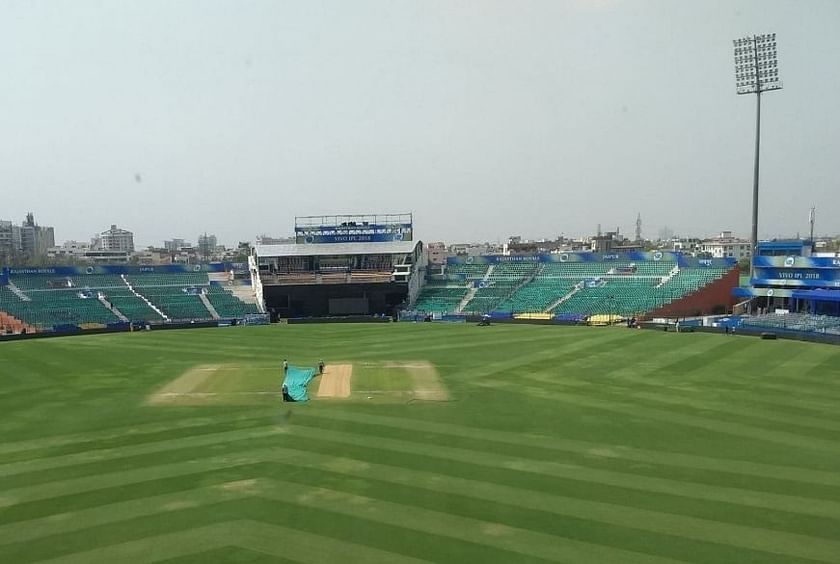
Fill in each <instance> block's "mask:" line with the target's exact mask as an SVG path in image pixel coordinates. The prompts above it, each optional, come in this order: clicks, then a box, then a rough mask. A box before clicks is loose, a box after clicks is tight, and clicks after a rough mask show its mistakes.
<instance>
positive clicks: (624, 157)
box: [0, 0, 840, 246]
mask: <svg viewBox="0 0 840 564" xmlns="http://www.w3.org/2000/svg"><path fill="white" fill-rule="evenodd" d="M839 20H840V3H836V2H829V1H813V2H809V3H808V4H807V9H803V8H802V4H801V3H800V2H788V1H773V2H759V1H741V2H724V1H716V2H704V3H697V4H692V5H688V4H682V3H673V2H666V1H664V0H660V1H654V0H649V1H639V2H623V1H619V0H600V1H597V2H583V1H569V2H564V3H559V2H540V1H533V2H525V3H508V2H486V3H482V4H480V5H477V6H472V5H467V4H458V3H451V2H423V3H411V2H406V3H383V2H373V1H370V2H364V1H360V2H354V3H352V4H348V3H340V2H326V3H322V4H319V5H317V6H316V5H312V4H309V3H286V4H279V3H273V2H265V3H263V2H257V3H253V4H249V5H247V6H242V5H239V4H233V3H229V2H224V1H215V2H206V3H205V2H203V3H198V2H191V1H187V2H182V3H177V4H172V3H167V2H162V1H158V2H156V1H151V2H124V3H119V4H107V5H104V6H102V5H100V4H96V3H93V2H87V1H80V2H75V3H73V4H59V3H49V2H47V3H43V4H32V3H28V2H10V3H4V5H3V6H2V7H0V47H2V49H0V61H2V62H3V68H4V74H5V76H6V79H7V81H8V84H10V85H11V87H9V88H6V89H3V90H2V91H0V123H2V124H3V129H4V132H5V133H6V135H5V136H3V138H2V139H0V183H2V185H3V186H4V206H3V212H2V213H3V216H4V218H7V219H11V220H13V221H18V218H21V217H23V216H24V214H25V213H26V212H28V211H30V210H33V211H35V212H36V215H37V216H38V218H39V220H40V221H41V222H42V223H44V224H46V225H51V226H54V227H55V230H56V233H57V234H58V236H59V239H60V240H84V239H86V238H88V237H89V236H90V235H91V234H92V233H95V232H97V231H98V230H101V229H103V228H105V227H106V226H108V225H110V224H112V223H114V222H116V223H118V224H119V225H124V226H125V227H126V228H127V229H130V230H132V231H133V232H134V233H135V236H136V239H137V242H138V245H140V246H147V245H149V244H155V245H159V244H162V241H163V240H165V239H169V238H171V237H184V238H187V239H194V238H195V236H196V235H195V234H200V233H203V232H204V231H210V229H212V231H213V232H214V233H215V234H216V235H217V236H218V238H219V240H220V241H223V242H224V243H225V244H228V245H235V244H236V242H238V241H240V240H242V241H245V240H247V241H253V240H254V239H255V237H256V236H257V235H259V234H262V233H266V234H271V235H275V236H284V235H288V234H290V232H291V230H292V227H293V220H294V216H296V215H307V214H333V213H335V214H339V213H364V212H376V211H412V212H413V213H414V214H415V224H416V233H417V238H418V239H422V240H427V241H431V240H445V241H503V240H505V239H506V238H507V237H508V236H510V235H522V236H523V237H527V238H531V239H536V238H553V237H557V236H559V235H561V234H564V235H566V236H582V235H587V234H588V235H591V234H594V232H595V230H596V227H597V224H598V223H601V224H602V226H603V227H604V229H605V230H612V229H615V227H620V229H621V231H622V232H623V233H626V234H628V235H629V234H632V233H633V230H634V223H635V219H636V214H637V213H641V214H642V217H643V219H644V234H645V235H646V237H647V238H655V236H656V234H657V233H658V232H659V231H660V230H661V229H662V228H664V227H666V226H667V227H670V229H672V230H673V231H675V232H677V233H679V234H685V235H697V236H701V237H702V236H710V235H713V234H715V233H716V232H719V231H723V230H732V231H734V232H735V233H737V234H738V235H741V236H746V234H747V233H748V231H749V224H750V197H751V184H752V183H751V180H752V179H751V174H752V164H751V162H752V150H753V141H752V135H753V128H754V123H753V120H754V116H753V114H754V101H753V100H751V99H750V97H739V96H737V95H736V87H735V77H734V75H733V70H732V40H733V39H735V38H738V37H743V36H744V35H745V34H751V33H766V32H772V33H776V34H777V36H778V41H779V68H780V72H781V76H782V78H783V80H784V82H785V88H784V90H782V91H781V92H779V93H777V94H775V95H773V96H770V97H768V98H767V100H765V101H764V104H763V106H764V114H765V115H764V120H763V126H762V137H763V139H762V180H761V186H762V188H761V189H762V199H761V203H760V210H761V216H760V220H759V236H760V237H761V238H772V237H779V236H794V235H795V234H796V233H797V232H800V233H807V232H808V223H807V216H808V210H809V209H810V207H811V206H812V205H813V206H816V207H817V233H818V234H836V233H838V232H840V224H838V223H837V219H836V217H837V215H836V214H835V213H833V211H834V210H837V209H838V205H840V190H838V186H837V179H838V178H840V162H838V161H837V159H836V158H834V155H836V154H837V152H838V151H839V150H840V115H838V113H837V112H836V110H834V107H835V106H834V99H835V98H836V94H835V92H836V91H837V90H840V71H838V70H837V68H836V65H833V64H832V62H833V61H834V60H836V59H837V57H838V56H840V44H838V42H837V41H836V39H835V36H834V34H833V33H832V31H833V29H832V24H833V22H836V21H839ZM91 227H93V229H91Z"/></svg>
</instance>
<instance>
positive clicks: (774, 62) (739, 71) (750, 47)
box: [732, 33, 782, 94]
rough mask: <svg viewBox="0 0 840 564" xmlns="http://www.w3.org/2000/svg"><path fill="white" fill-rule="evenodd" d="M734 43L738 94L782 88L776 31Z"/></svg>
mask: <svg viewBox="0 0 840 564" xmlns="http://www.w3.org/2000/svg"><path fill="white" fill-rule="evenodd" d="M732 44H733V46H734V49H735V90H736V92H737V93H738V94H757V93H759V92H767V91H770V90H779V89H781V88H782V81H781V80H780V79H779V68H778V67H779V62H778V50H777V49H776V34H775V33H766V34H764V35H754V36H752V37H743V38H741V39H735V40H734V41H733V42H732Z"/></svg>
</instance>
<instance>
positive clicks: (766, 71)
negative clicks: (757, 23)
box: [732, 33, 782, 278]
mask: <svg viewBox="0 0 840 564" xmlns="http://www.w3.org/2000/svg"><path fill="white" fill-rule="evenodd" d="M732 43H733V44H734V46H735V86H736V90H737V92H738V94H755V169H754V170H753V201H752V234H751V238H750V246H751V252H750V277H751V278H755V257H756V255H757V254H758V155H759V147H760V144H761V93H762V92H768V91H770V90H780V89H781V88H782V81H781V80H779V68H778V66H779V63H778V60H777V58H776V34H775V33H766V34H764V35H753V36H752V37H744V38H741V39H736V40H734V41H733V42H732Z"/></svg>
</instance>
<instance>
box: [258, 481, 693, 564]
mask: <svg viewBox="0 0 840 564" xmlns="http://www.w3.org/2000/svg"><path fill="white" fill-rule="evenodd" d="M270 482H271V486H272V487H271V488H269V489H266V490H265V491H264V492H263V494H262V495H263V496H265V497H268V498H277V499H279V500H283V501H289V497H288V493H289V492H294V494H295V495H294V498H293V502H294V503H296V504H300V505H303V506H306V507H314V508H317V509H321V510H324V511H330V512H337V513H343V514H345V515H348V516H351V517H360V518H363V519H366V520H370V521H375V522H379V523H385V524H393V523H400V524H401V526H404V527H408V528H411V529H414V530H417V531H420V532H423V533H428V534H432V535H439V536H443V537H450V538H454V539H458V540H462V541H466V542H470V543H475V544H480V545H483V546H488V547H491V548H496V549H501V550H505V551H510V552H513V553H516V554H521V555H525V556H530V557H534V558H540V559H543V560H546V561H549V562H568V563H574V562H580V561H581V560H582V559H586V558H590V559H591V558H595V559H598V560H602V561H607V562H609V561H621V562H628V563H635V562H649V563H651V564H653V563H661V564H672V563H675V562H679V561H677V560H672V559H668V558H661V557H657V556H655V555H649V554H634V553H632V552H630V551H623V550H615V549H611V548H609V547H606V546H598V545H592V544H588V543H579V542H572V541H569V540H568V539H563V542H559V541H560V539H559V538H558V537H557V536H554V535H548V534H545V533H538V532H534V531H530V530H526V529H520V528H516V527H510V526H507V525H503V524H500V523H496V522H493V521H485V520H478V519H471V518H466V517H460V516H457V515H453V514H449V513H445V512H441V511H433V510H428V509H423V508H420V507H417V506H410V507H409V506H406V505H402V504H398V503H392V502H389V501H383V500H381V499H377V498H372V497H366V496H360V495H354V494H348V493H345V492H342V491H339V490H334V489H329V488H323V487H306V486H303V485H301V484H300V483H295V482H286V481H283V480H278V479H272V480H270Z"/></svg>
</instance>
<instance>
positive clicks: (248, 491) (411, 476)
mask: <svg viewBox="0 0 840 564" xmlns="http://www.w3.org/2000/svg"><path fill="white" fill-rule="evenodd" d="M267 458H275V459H277V460H278V462H282V463H283V464H288V463H290V462H291V463H295V464H298V465H301V466H308V467H310V468H311V469H312V470H315V469H317V468H318V467H319V466H321V465H324V466H327V467H329V468H330V469H331V470H333V471H335V470H338V471H341V472H346V473H348V474H350V475H358V476H359V477H362V476H364V477H366V478H372V477H375V478H378V479H384V480H390V481H392V482H394V483H403V484H406V485H409V486H412V487H428V488H429V489H430V491H436V492H437V491H443V492H446V493H450V494H451V495H452V496H453V498H454V497H455V496H459V495H461V496H463V495H473V496H475V497H477V498H479V499H487V500H488V501H492V502H493V503H499V502H508V503H514V504H517V505H520V506H522V507H527V508H529V509H540V510H547V511H555V512H557V510H558V508H560V509H561V511H559V513H558V514H560V515H562V514H565V513H566V512H565V511H564V510H562V507H564V506H566V505H567V500H564V499H562V498H554V497H552V496H550V497H549V498H546V496H545V495H544V494H541V493H539V492H527V491H523V490H517V489H515V488H505V487H501V488H500V487H498V486H492V485H489V484H482V483H479V482H475V481H472V480H451V479H450V478H446V479H443V477H442V476H440V475H437V474H434V473H423V472H414V471H408V472H406V471H405V470H404V469H396V468H389V467H386V466H368V464H367V463H365V462H362V461H348V460H347V459H343V458H336V457H331V456H322V455H312V454H310V453H303V454H301V453H299V452H296V451H290V450H286V449H275V450H274V451H273V452H272V455H271V456H270V457H267ZM262 473H263V472H262V471H257V472H255V473H254V474H253V475H261V474H262ZM307 474H308V473H307ZM249 475H250V474H249ZM245 481H246V482H254V484H253V489H252V488H251V487H248V488H244V489H241V490H240V489H239V488H237V489H235V490H233V489H231V490H230V491H229V492H227V493H229V494H230V495H237V496H238V495H253V496H263V495H265V493H266V489H265V487H264V481H263V480H256V481H255V480H245ZM281 490H282V494H279V493H278V494H277V495H280V497H281V498H282V499H283V500H286V499H288V498H289V492H298V491H299V488H298V487H296V486H292V487H283V488H281ZM315 490H316V491H320V490H321V488H319V487H315ZM224 491H226V490H218V489H213V490H211V492H215V493H216V494H217V495H218V494H220V492H224ZM185 494H186V492H182V493H179V494H174V495H173V496H170V497H172V498H173V499H172V501H171V502H170V503H166V502H165V501H164V499H161V497H160V496H158V497H155V498H150V499H149V505H155V506H156V507H160V510H165V509H166V507H167V505H169V506H170V507H171V506H172V505H173V504H174V505H175V506H177V505H178V503H179V499H180V500H183V499H184V497H185ZM204 495H206V494H204ZM386 495H387V494H386ZM222 497H224V495H222ZM191 498H195V496H191ZM187 499H190V498H187ZM540 500H543V501H540ZM207 501H211V502H212V501H215V499H213V498H211V499H208V500H207ZM552 502H553V504H552ZM132 503H133V502H126V505H129V506H131V505H132ZM182 503H183V502H182ZM147 506H148V505H147ZM134 509H135V511H134V512H132V511H131V510H130V509H126V508H124V507H120V505H112V506H103V507H102V508H98V509H93V510H87V511H83V512H77V513H75V514H70V515H68V516H67V517H68V518H72V519H73V521H74V522H76V523H84V524H86V525H92V524H96V523H97V522H99V523H102V522H107V523H113V519H119V518H120V517H119V516H123V518H125V517H126V516H132V514H133V513H134V514H137V509H138V508H137V507H136V506H135V507H134ZM415 512H416V511H415V510H414V509H412V510H408V509H407V508H406V509H404V510H401V513H402V514H405V515H413V514H415ZM103 513H104V514H105V518H104V519H103V515H102V514H103ZM139 513H140V514H142V513H143V512H142V509H141V510H140V512H139ZM91 516H93V518H94V520H93V521H88V522H86V521H87V520H88V519H91ZM363 517H365V516H364V515H363ZM97 518H98V521H96V520H95V519H97ZM43 524H44V521H43V520H39V521H32V522H29V523H22V524H19V525H16V526H11V527H8V528H7V527H4V528H2V529H0V531H2V532H3V533H6V534H11V533H13V532H15V531H16V532H19V533H23V534H25V531H26V527H30V532H31V531H32V529H31V527H32V526H35V527H36V529H35V530H40V531H42V533H43V531H44V530H43V529H41V528H40V526H41V525H43ZM63 529H64V530H67V527H63ZM73 529H75V528H73ZM499 530H500V531H504V528H503V527H502V528H499ZM51 532H55V531H51ZM4 536H5V535H4ZM6 538H8V537H6ZM584 544H585V543H584ZM610 550H611V549H610ZM586 552H587V553H589V554H597V553H599V551H593V550H592V549H591V547H589V548H587V549H586ZM600 552H601V553H603V551H600ZM601 556H603V554H601ZM649 560H650V559H644V560H642V561H649ZM572 561H575V560H572ZM598 561H605V560H602V559H601V558H600V557H599V560H598ZM609 561H612V560H609ZM619 561H622V562H625V561H636V559H633V560H629V559H628V558H626V557H623V558H621V559H619ZM650 561H656V560H650Z"/></svg>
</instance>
